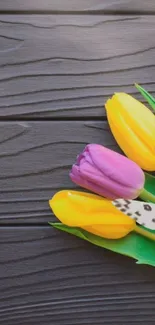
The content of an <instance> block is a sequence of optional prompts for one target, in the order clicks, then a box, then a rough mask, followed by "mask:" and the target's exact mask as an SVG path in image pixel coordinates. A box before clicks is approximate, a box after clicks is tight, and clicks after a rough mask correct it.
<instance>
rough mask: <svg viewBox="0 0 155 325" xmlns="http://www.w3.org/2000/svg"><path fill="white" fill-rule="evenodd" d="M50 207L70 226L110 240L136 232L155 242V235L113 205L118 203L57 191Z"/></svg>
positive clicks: (87, 195)
mask: <svg viewBox="0 0 155 325" xmlns="http://www.w3.org/2000/svg"><path fill="white" fill-rule="evenodd" d="M117 203H118V202H117ZM49 204H50V207H51V209H52V210H53V212H54V213H55V215H56V216H57V218H58V219H59V220H60V221H61V222H62V223H63V224H65V225H67V226H69V227H80V228H82V229H84V230H87V231H88V232H90V233H92V234H94V235H97V236H100V237H104V238H108V239H119V238H123V237H125V236H126V235H128V234H129V233H130V232H132V231H135V232H137V233H138V234H140V235H142V236H145V237H147V238H149V239H151V240H153V241H155V234H153V233H151V232H149V231H147V230H146V229H144V228H140V227H138V226H137V225H136V222H135V220H134V219H131V218H130V217H129V216H128V215H126V214H124V213H122V212H121V211H119V210H118V209H117V208H116V207H115V206H114V205H113V204H114V202H111V201H109V200H106V199H103V198H101V197H100V196H97V195H94V194H90V193H84V192H77V191H69V190H65V191H60V192H57V193H56V194H55V195H54V196H53V198H52V199H51V200H50V201H49ZM116 205H117V204H116Z"/></svg>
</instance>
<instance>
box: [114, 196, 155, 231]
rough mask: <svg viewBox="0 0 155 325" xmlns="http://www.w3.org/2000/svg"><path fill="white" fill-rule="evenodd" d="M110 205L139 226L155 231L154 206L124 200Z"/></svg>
mask: <svg viewBox="0 0 155 325" xmlns="http://www.w3.org/2000/svg"><path fill="white" fill-rule="evenodd" d="M112 203H113V205H115V207H116V208H117V209H118V210H120V211H122V212H123V213H124V214H126V215H128V216H130V217H131V218H132V219H135V220H136V222H137V223H139V224H140V225H142V226H144V227H146V228H149V229H152V230H155V204H153V203H147V202H141V201H136V200H124V199H117V200H115V201H113V202H112Z"/></svg>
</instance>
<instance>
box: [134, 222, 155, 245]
mask: <svg viewBox="0 0 155 325" xmlns="http://www.w3.org/2000/svg"><path fill="white" fill-rule="evenodd" d="M134 231H135V232H136V233H138V234H140V235H142V236H143V237H146V238H149V239H151V240H153V241H155V234H153V233H152V232H149V231H147V230H145V229H143V228H141V227H139V226H137V225H136V226H135V228H134Z"/></svg>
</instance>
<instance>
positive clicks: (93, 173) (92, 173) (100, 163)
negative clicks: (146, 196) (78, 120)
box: [70, 144, 145, 199]
mask: <svg viewBox="0 0 155 325" xmlns="http://www.w3.org/2000/svg"><path fill="white" fill-rule="evenodd" d="M70 177H71V179H72V181H73V182H75V183H76V184H78V185H80V186H82V187H84V188H86V189H89V190H91V191H93V192H95V193H97V194H99V195H102V196H104V197H106V198H109V199H116V198H124V199H134V198H136V197H137V196H139V194H140V192H141V191H142V189H143V186H144V180H145V176H144V173H143V171H142V170H141V168H140V167H139V166H138V165H137V164H136V163H134V162H133V161H131V160H129V159H128V158H127V157H125V156H123V155H121V154H119V153H117V152H115V151H112V150H110V149H108V148H105V147H103V146H101V145H97V144H89V145H87V146H86V148H85V149H84V151H83V152H82V153H81V154H80V155H79V156H78V158H77V161H76V164H74V165H73V167H72V170H71V172H70Z"/></svg>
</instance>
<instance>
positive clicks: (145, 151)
mask: <svg viewBox="0 0 155 325" xmlns="http://www.w3.org/2000/svg"><path fill="white" fill-rule="evenodd" d="M105 106H106V110H107V118H108V122H109V125H110V128H111V130H112V133H113V135H114V137H115V139H116V141H117V143H118V144H119V146H120V147H121V149H122V150H123V151H124V152H125V154H126V155H127V156H128V157H129V158H130V159H132V160H134V161H135V162H136V163H137V164H138V165H139V166H140V167H141V168H143V169H145V170H149V171H152V170H155V116H154V115H153V113H152V112H151V111H150V110H149V109H148V108H147V107H145V105H143V104H142V103H140V102H139V101H137V100H136V99H134V98H133V97H131V96H129V95H127V94H124V93H118V94H115V95H114V96H113V97H112V99H109V100H108V101H107V103H106V105H105Z"/></svg>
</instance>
